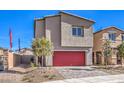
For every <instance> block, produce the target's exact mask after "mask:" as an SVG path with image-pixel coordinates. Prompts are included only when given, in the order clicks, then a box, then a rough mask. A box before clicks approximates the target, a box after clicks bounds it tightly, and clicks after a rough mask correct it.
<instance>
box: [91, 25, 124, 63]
mask: <svg viewBox="0 0 124 93" xmlns="http://www.w3.org/2000/svg"><path fill="white" fill-rule="evenodd" d="M109 31H116V41H115V42H111V47H112V48H117V46H118V45H120V44H121V43H122V37H121V33H123V31H121V30H119V29H116V28H114V27H110V28H108V29H104V30H103V31H101V32H97V33H96V34H94V37H93V38H94V40H93V44H94V46H93V52H94V53H95V54H94V61H96V52H97V51H102V47H103V44H104V42H105V38H108V35H109V34H108V33H109ZM102 61H104V58H102ZM102 63H104V62H102ZM110 63H111V64H116V63H117V54H116V53H113V51H112V56H111V58H110Z"/></svg>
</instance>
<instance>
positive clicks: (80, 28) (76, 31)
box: [72, 27, 84, 36]
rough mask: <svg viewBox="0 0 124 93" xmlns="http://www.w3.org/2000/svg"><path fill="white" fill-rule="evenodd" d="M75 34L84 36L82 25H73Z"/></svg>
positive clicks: (73, 33)
mask: <svg viewBox="0 0 124 93" xmlns="http://www.w3.org/2000/svg"><path fill="white" fill-rule="evenodd" d="M72 35H73V36H84V33H83V28H82V27H72Z"/></svg>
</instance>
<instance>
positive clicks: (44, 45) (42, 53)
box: [32, 37, 53, 66]
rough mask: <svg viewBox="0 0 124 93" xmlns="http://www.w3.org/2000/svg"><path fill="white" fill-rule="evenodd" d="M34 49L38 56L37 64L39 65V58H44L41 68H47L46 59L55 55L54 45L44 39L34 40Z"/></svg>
mask: <svg viewBox="0 0 124 93" xmlns="http://www.w3.org/2000/svg"><path fill="white" fill-rule="evenodd" d="M32 49H33V52H34V55H35V56H36V64H38V57H42V61H41V66H45V57H46V56H50V55H52V54H53V44H52V43H51V42H50V41H49V40H47V39H46V38H44V37H43V38H36V39H34V40H33V42H32Z"/></svg>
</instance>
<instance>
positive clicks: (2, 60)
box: [0, 47, 8, 70]
mask: <svg viewBox="0 0 124 93" xmlns="http://www.w3.org/2000/svg"><path fill="white" fill-rule="evenodd" d="M7 54H8V49H5V48H2V47H0V70H4V69H7V67H8V61H7V58H8V57H7Z"/></svg>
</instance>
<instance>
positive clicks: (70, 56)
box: [34, 11, 94, 66]
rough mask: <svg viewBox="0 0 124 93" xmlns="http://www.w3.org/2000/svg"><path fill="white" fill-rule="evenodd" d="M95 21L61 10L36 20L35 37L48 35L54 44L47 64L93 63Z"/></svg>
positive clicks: (73, 64) (80, 64)
mask: <svg viewBox="0 0 124 93" xmlns="http://www.w3.org/2000/svg"><path fill="white" fill-rule="evenodd" d="M93 24H94V21H92V20H88V19H85V18H83V17H80V16H77V15H73V14H70V13H66V12H63V11H60V12H59V13H58V14H56V15H52V16H46V17H44V18H42V19H35V21H34V37H35V38H41V37H46V38H48V39H49V40H50V41H52V43H53V46H54V54H53V56H49V57H46V64H47V66H84V65H92V48H93V27H92V25H93Z"/></svg>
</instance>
